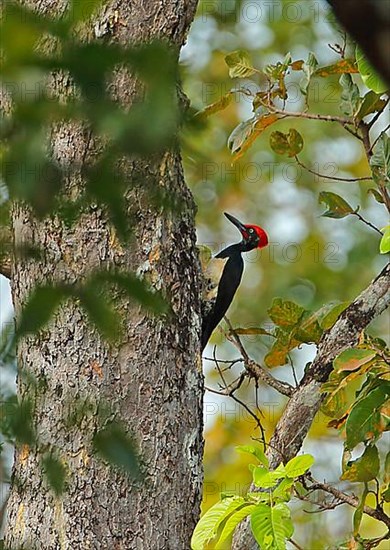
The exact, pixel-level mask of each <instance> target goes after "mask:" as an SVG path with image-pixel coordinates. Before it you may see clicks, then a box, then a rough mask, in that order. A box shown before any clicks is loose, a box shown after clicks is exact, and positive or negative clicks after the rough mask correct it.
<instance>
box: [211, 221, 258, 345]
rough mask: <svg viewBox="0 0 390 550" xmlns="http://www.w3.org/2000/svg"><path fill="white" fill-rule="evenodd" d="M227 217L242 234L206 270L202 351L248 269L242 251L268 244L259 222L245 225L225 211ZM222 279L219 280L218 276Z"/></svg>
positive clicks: (212, 260) (213, 259)
mask: <svg viewBox="0 0 390 550" xmlns="http://www.w3.org/2000/svg"><path fill="white" fill-rule="evenodd" d="M224 214H225V216H226V217H227V219H228V220H229V221H230V222H231V223H232V224H233V225H235V226H236V227H237V229H238V230H239V231H240V233H241V235H242V240H241V242H239V243H236V244H232V245H230V246H228V247H227V248H225V249H224V250H222V252H220V253H219V254H217V255H216V256H215V258H212V259H211V261H210V262H209V263H208V265H207V267H206V269H205V272H204V279H205V288H204V292H203V300H204V301H205V307H204V311H203V313H202V317H203V319H202V351H203V350H204V348H205V347H206V344H207V342H208V341H209V338H210V336H211V333H212V332H213V330H214V329H215V327H216V326H217V325H218V323H219V322H220V320H221V319H222V317H223V316H224V315H225V313H226V312H227V310H228V309H229V306H230V304H231V303H232V300H233V298H234V295H235V293H236V290H237V288H238V286H239V284H240V282H241V277H242V272H243V271H244V261H243V259H242V252H249V251H250V250H254V249H255V248H263V247H265V246H267V244H268V236H267V233H266V232H265V231H264V229H262V228H261V227H259V226H258V225H244V224H243V223H241V222H240V221H239V220H237V218H235V217H234V216H232V215H231V214H228V213H227V212H225V213H224ZM216 278H217V279H218V281H215V279H216Z"/></svg>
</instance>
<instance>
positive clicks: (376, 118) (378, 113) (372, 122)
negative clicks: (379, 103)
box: [367, 97, 390, 130]
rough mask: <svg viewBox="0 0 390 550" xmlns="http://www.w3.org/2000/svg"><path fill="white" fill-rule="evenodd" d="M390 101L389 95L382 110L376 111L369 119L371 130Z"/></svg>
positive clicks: (368, 124)
mask: <svg viewBox="0 0 390 550" xmlns="http://www.w3.org/2000/svg"><path fill="white" fill-rule="evenodd" d="M389 101H390V97H388V98H387V99H386V100H385V103H384V105H383V107H382V109H381V110H380V111H378V112H377V113H376V115H375V116H374V117H373V118H372V119H371V120H370V121H369V122H367V126H368V128H369V129H370V130H371V128H372V127H373V126H374V124H375V123H376V121H377V120H378V119H379V117H380V116H381V114H382V113H383V111H384V110H385V109H386V106H387V104H388V103H389Z"/></svg>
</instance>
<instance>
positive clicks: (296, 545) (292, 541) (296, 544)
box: [288, 539, 303, 550]
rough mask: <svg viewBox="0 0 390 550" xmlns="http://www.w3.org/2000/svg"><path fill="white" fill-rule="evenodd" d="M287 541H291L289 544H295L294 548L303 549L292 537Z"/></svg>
mask: <svg viewBox="0 0 390 550" xmlns="http://www.w3.org/2000/svg"><path fill="white" fill-rule="evenodd" d="M288 542H291V544H292V545H293V546H295V548H297V549H298V550H303V548H302V546H299V544H298V543H297V542H295V541H294V540H293V539H288Z"/></svg>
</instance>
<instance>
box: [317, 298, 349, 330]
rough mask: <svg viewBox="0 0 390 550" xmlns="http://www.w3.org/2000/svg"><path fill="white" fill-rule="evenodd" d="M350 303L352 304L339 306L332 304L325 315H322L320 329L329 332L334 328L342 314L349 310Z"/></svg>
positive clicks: (344, 303)
mask: <svg viewBox="0 0 390 550" xmlns="http://www.w3.org/2000/svg"><path fill="white" fill-rule="evenodd" d="M350 303H351V302H340V303H339V304H335V305H334V304H331V305H330V307H327V308H326V311H325V313H324V314H323V315H321V317H320V319H319V324H320V327H321V328H322V329H324V330H329V329H330V328H332V327H333V325H334V324H335V322H336V321H337V319H338V318H339V317H340V315H341V314H342V312H343V311H344V310H345V309H347V307H348V306H349V304H350Z"/></svg>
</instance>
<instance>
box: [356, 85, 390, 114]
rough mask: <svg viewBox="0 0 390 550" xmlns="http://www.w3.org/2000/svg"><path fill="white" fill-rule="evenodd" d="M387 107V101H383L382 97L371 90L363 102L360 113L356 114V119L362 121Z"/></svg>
mask: <svg viewBox="0 0 390 550" xmlns="http://www.w3.org/2000/svg"><path fill="white" fill-rule="evenodd" d="M385 105H386V101H385V100H384V99H381V95H380V94H376V93H375V92H373V91H372V90H370V91H369V92H367V93H366V95H365V96H364V98H363V102H362V104H361V105H360V108H359V110H358V112H357V113H356V118H357V119H359V120H362V119H363V118H364V117H366V116H367V115H371V114H372V113H376V112H380V111H382V109H383V107H384V106H385Z"/></svg>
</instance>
